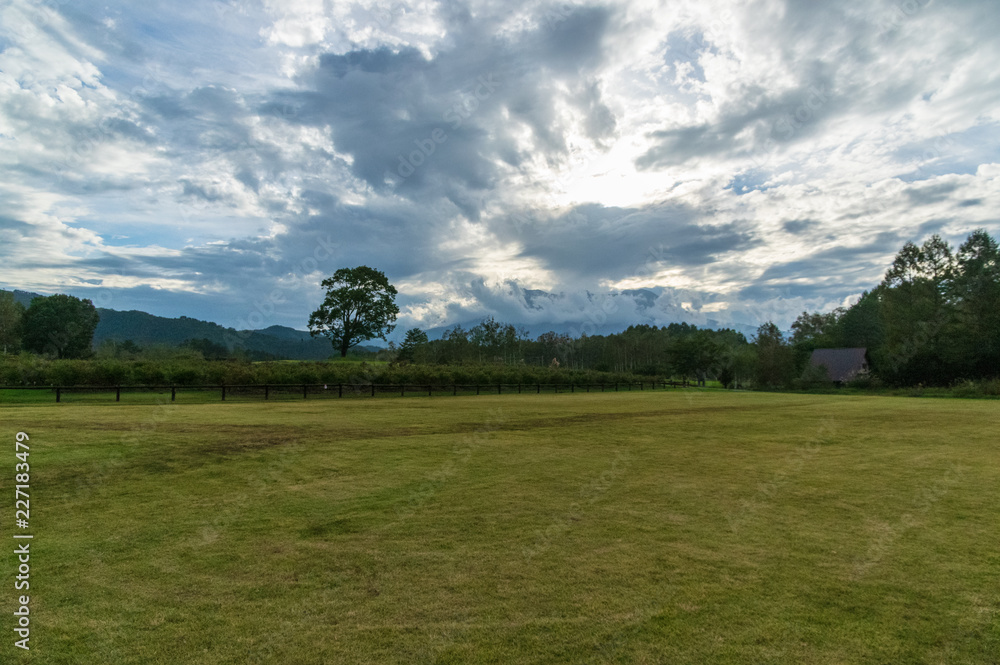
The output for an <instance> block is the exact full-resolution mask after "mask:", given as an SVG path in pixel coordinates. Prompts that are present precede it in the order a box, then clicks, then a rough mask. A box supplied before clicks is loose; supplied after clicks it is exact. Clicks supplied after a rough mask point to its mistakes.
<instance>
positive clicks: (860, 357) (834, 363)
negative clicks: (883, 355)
mask: <svg viewBox="0 0 1000 665" xmlns="http://www.w3.org/2000/svg"><path fill="white" fill-rule="evenodd" d="M867 351H868V350H867V349H865V348H863V347H861V348H854V349H816V350H815V351H813V352H812V357H811V358H810V359H809V364H810V365H813V366H818V365H824V366H826V371H827V374H829V375H830V380H831V381H850V380H851V379H853V378H854V377H855V376H857V375H858V374H859V373H861V372H864V371H866V370H867V369H868V360H867V357H866V354H867Z"/></svg>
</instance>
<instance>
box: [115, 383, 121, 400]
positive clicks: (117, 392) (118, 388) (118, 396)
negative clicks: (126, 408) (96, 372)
mask: <svg viewBox="0 0 1000 665" xmlns="http://www.w3.org/2000/svg"><path fill="white" fill-rule="evenodd" d="M115 401H116V402H120V401H122V387H121V386H115Z"/></svg>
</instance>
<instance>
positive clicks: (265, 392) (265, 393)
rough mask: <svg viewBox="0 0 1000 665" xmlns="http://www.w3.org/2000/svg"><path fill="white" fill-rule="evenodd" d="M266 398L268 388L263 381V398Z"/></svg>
mask: <svg viewBox="0 0 1000 665" xmlns="http://www.w3.org/2000/svg"><path fill="white" fill-rule="evenodd" d="M267 398H268V389H267V384H266V383H265V384H264V399H267Z"/></svg>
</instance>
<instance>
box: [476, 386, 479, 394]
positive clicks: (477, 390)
mask: <svg viewBox="0 0 1000 665" xmlns="http://www.w3.org/2000/svg"><path fill="white" fill-rule="evenodd" d="M476 394H477V395H478V394H479V384H478V383H477V384H476Z"/></svg>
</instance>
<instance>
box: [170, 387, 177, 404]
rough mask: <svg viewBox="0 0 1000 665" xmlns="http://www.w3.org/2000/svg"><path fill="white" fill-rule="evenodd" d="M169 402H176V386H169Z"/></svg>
mask: <svg viewBox="0 0 1000 665" xmlns="http://www.w3.org/2000/svg"><path fill="white" fill-rule="evenodd" d="M170 401H171V402H176V401H177V386H170Z"/></svg>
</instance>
